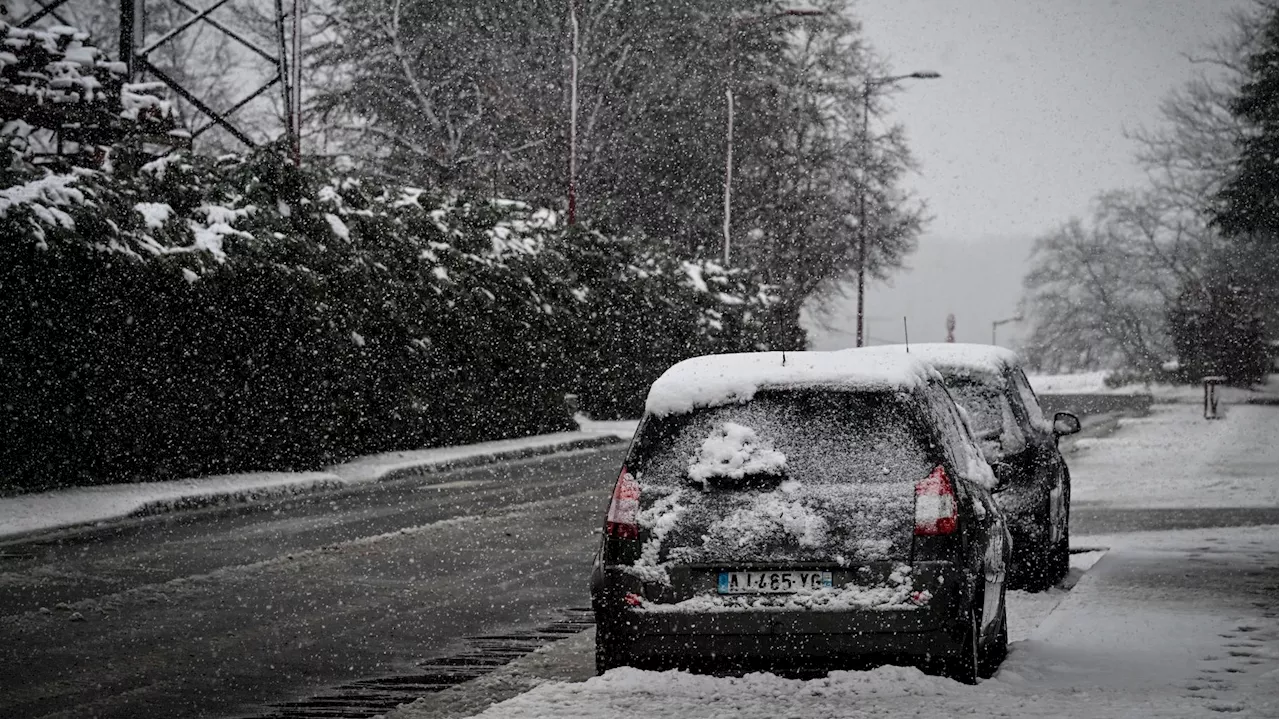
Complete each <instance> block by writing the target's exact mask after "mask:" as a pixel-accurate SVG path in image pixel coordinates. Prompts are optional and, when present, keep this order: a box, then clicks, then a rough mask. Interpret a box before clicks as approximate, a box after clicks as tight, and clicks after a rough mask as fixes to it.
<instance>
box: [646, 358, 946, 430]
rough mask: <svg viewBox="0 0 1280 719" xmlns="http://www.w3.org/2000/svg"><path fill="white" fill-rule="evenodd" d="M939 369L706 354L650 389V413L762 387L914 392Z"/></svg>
mask: <svg viewBox="0 0 1280 719" xmlns="http://www.w3.org/2000/svg"><path fill="white" fill-rule="evenodd" d="M933 372H934V370H933V369H931V368H930V367H929V366H928V365H925V364H923V363H922V362H920V361H919V360H918V359H915V358H914V357H912V356H911V355H907V354H902V355H898V354H893V353H878V352H875V353H873V352H867V353H857V352H750V353H742V354H724V355H705V356H702V357H694V358H692V359H687V360H685V361H683V362H680V363H679V364H677V365H675V366H674V367H672V368H671V369H669V370H667V371H666V372H664V373H663V374H662V376H661V377H659V378H658V380H657V381H656V382H654V383H653V387H651V388H650V389H649V397H648V399H647V400H646V401H645V410H646V411H647V412H649V413H651V414H655V415H660V416H665V415H669V414H683V413H687V412H691V411H693V410H694V409H696V408H699V407H718V406H720V405H726V404H734V403H740V402H747V401H750V400H751V398H752V397H754V396H755V394H756V392H758V391H759V390H761V389H769V388H773V389H785V388H796V389H801V388H806V387H822V388H827V389H833V390H838V391H857V390H883V389H914V388H916V387H919V386H922V385H923V384H924V383H925V382H926V381H927V380H928V379H929V377H930V376H931V373H933Z"/></svg>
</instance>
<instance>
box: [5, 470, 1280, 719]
mask: <svg viewBox="0 0 1280 719" xmlns="http://www.w3.org/2000/svg"><path fill="white" fill-rule="evenodd" d="M624 447H625V445H619V446H617V447H610V448H606V449H601V450H590V451H583V452H576V453H571V454H565V455H557V456H552V457H545V458H538V459H530V460H523V461H519V462H514V463H508V464H502V465H495V466H492V467H487V468H476V469H469V470H460V471H457V472H451V473H447V474H441V475H434V476H432V477H430V478H429V479H408V480H401V481H396V482H389V483H384V484H378V485H373V486H369V487H364V488H360V489H357V490H347V491H343V492H339V493H330V494H325V495H317V496H313V497H309V498H305V499H302V500H292V501H289V502H285V503H281V504H278V505H262V506H259V507H256V508H254V509H253V511H236V512H228V511H205V512H194V513H183V514H176V515H169V516H166V517H160V518H153V519H150V520H147V521H143V522H129V523H123V524H119V525H117V526H114V527H108V528H104V529H98V530H94V531H91V532H87V533H71V534H65V535H61V536H56V537H53V538H46V539H44V540H39V541H27V542H20V543H8V544H0V717H15V718H16V717H46V716H48V717H88V716H101V717H152V716H154V717H201V716H214V717H236V716H255V715H261V714H263V713H270V710H269V708H268V705H270V704H278V703H280V702H288V701H293V700H299V699H303V698H306V697H310V696H313V695H315V694H317V693H322V692H324V691H325V689H326V688H327V687H333V686H334V685H336V684H340V683H343V682H347V681H351V680H355V679H359V678H362V677H372V676H380V675H387V674H397V673H403V672H406V671H412V670H413V668H414V666H415V661H416V660H420V659H423V658H427V657H432V656H441V655H447V654H454V653H457V652H459V651H460V650H462V649H463V648H464V647H465V642H464V639H465V638H466V637H469V636H474V635H477V634H491V633H510V632H514V631H520V630H528V629H531V628H533V627H535V626H537V625H540V624H543V623H545V622H547V621H549V620H551V619H554V618H555V617H556V616H557V613H558V612H559V611H560V610H563V609H566V608H569V607H580V606H585V605H586V604H587V586H586V581H587V574H588V572H589V567H590V562H591V555H592V553H593V551H594V549H595V545H596V542H597V541H598V535H597V534H596V533H595V529H596V528H597V527H598V526H599V524H600V519H601V515H602V512H603V510H604V503H605V501H606V497H607V494H608V491H609V488H610V487H611V485H612V481H613V479H614V477H615V476H616V472H617V469H618V466H619V465H620V463H621V458H622V453H623V451H624V449H623V448H624ZM1276 514H1277V513H1276V510H1275V508H1270V509H1201V510H1181V509H1157V510H1149V509H1113V508H1107V507H1103V506H1089V505H1086V504H1079V505H1077V506H1076V507H1074V508H1073V512H1072V533H1073V536H1076V537H1084V536H1085V535H1090V534H1106V533H1111V532H1119V531H1132V530H1154V529H1173V528H1192V527H1206V526H1236V525H1246V524H1274V523H1276V521H1277V517H1276ZM59 603H63V604H62V607H59V606H58V605H59ZM42 608H43V609H42ZM77 615H78V617H79V618H73V617H76V616H77Z"/></svg>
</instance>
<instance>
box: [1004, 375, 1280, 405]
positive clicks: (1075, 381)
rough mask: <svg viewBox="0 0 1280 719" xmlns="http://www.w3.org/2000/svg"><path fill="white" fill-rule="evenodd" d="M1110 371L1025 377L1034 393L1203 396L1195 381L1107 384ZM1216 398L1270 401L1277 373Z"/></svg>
mask: <svg viewBox="0 0 1280 719" xmlns="http://www.w3.org/2000/svg"><path fill="white" fill-rule="evenodd" d="M1110 374H1111V373H1110V372H1105V371H1104V372H1081V373H1078V374H1028V375H1027V381H1028V382H1030V383H1031V388H1032V389H1034V390H1035V391H1036V394H1041V395H1051V394H1111V395H1138V394H1148V395H1151V397H1152V398H1153V399H1154V400H1155V401H1156V402H1178V403H1183V402H1189V403H1193V404H1195V403H1200V402H1202V401H1203V399H1204V388H1203V387H1202V386H1201V385H1198V384H1190V385H1174V384H1159V383H1145V384H1126V385H1121V386H1119V387H1110V386H1108V385H1107V382H1106V380H1107V376H1108V375H1110ZM1218 393H1219V394H1218V396H1219V398H1220V400H1219V401H1221V402H1224V403H1226V404H1242V403H1247V402H1268V401H1269V402H1271V403H1272V404H1274V403H1275V400H1276V398H1277V382H1276V375H1271V376H1270V377H1268V378H1267V381H1266V382H1264V383H1263V384H1262V385H1261V386H1258V387H1254V388H1252V389H1243V388H1240V387H1219V388H1218Z"/></svg>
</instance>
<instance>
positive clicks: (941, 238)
mask: <svg viewBox="0 0 1280 719" xmlns="http://www.w3.org/2000/svg"><path fill="white" fill-rule="evenodd" d="M1247 6H1248V4H1247V2H1243V1H1242V0H1221V1H1217V0H1214V1H1210V0H1109V1H1104V0H1077V1H1074V2H1050V1H1048V0H1030V1H1029V0H970V1H969V2H965V3H945V2H937V1H936V0H898V1H897V2H892V3H885V2H862V3H859V4H858V6H857V7H856V9H855V12H856V13H857V15H858V16H859V18H860V19H861V20H862V21H863V23H864V27H865V31H866V33H867V37H868V39H869V40H870V41H871V42H872V43H873V44H874V45H875V47H876V48H877V49H879V50H880V51H881V52H883V53H884V54H885V55H886V57H887V59H888V61H889V63H890V67H892V68H894V69H895V70H901V71H904V72H905V71H910V70H913V69H916V68H928V69H931V70H936V71H938V72H940V73H942V75H943V77H942V79H940V80H938V81H936V82H931V83H928V84H927V85H921V86H919V87H911V88H909V89H907V90H905V91H903V92H901V93H900V94H898V95H897V96H896V97H895V98H894V100H893V102H894V112H893V113H892V120H893V121H894V122H900V123H902V124H903V125H904V126H905V127H906V131H907V137H908V139H909V142H910V143H911V146H912V148H913V150H914V152H915V155H916V157H917V158H918V160H919V165H920V167H919V172H918V174H916V175H914V176H911V177H908V178H907V179H906V181H905V184H906V186H908V187H910V188H911V189H913V190H915V191H916V192H917V193H918V195H919V196H921V197H923V198H926V200H927V201H928V203H929V208H930V211H931V213H932V214H933V218H934V219H933V221H932V223H931V224H930V225H929V227H928V234H927V235H926V236H925V237H922V238H921V240H920V247H919V250H918V251H917V252H916V253H915V254H914V255H913V256H912V257H910V258H909V259H908V265H909V269H907V270H904V271H902V272H900V273H898V274H897V275H895V277H894V278H893V281H892V285H891V286H886V285H884V284H883V283H873V284H872V285H871V286H870V287H869V289H868V295H867V315H868V317H869V318H870V319H869V322H868V327H867V333H868V335H869V336H870V341H869V343H870V344H878V343H879V342H877V340H889V341H893V342H899V341H901V339H902V317H903V316H904V315H905V316H907V318H908V323H909V325H910V328H911V334H912V338H913V339H914V338H916V337H918V338H919V339H920V340H921V341H928V340H932V341H937V340H940V339H942V338H943V337H944V336H945V332H946V330H945V327H944V322H945V319H946V312H948V311H949V312H953V313H955V315H956V321H957V326H956V340H957V341H959V342H966V341H967V342H990V341H991V322H992V321H993V320H996V319H1003V318H1006V317H1009V316H1012V315H1013V314H1014V313H1015V312H1016V307H1017V303H1018V300H1019V298H1020V297H1021V281H1022V275H1023V273H1024V271H1025V270H1026V260H1027V254H1028V253H1029V252H1030V249H1031V243H1032V240H1033V239H1034V238H1035V237H1036V236H1037V235H1038V234H1040V233H1042V232H1045V231H1047V230H1049V229H1051V228H1052V227H1054V226H1055V225H1057V224H1058V223H1060V222H1062V221H1064V220H1066V219H1068V218H1070V217H1071V216H1073V215H1079V216H1083V215H1087V214H1088V212H1089V205H1090V202H1091V200H1092V198H1093V196H1094V195H1095V194H1097V193H1098V192H1100V191H1103V190H1107V189H1113V188H1119V187H1125V186H1130V185H1134V184H1138V183H1139V182H1140V181H1141V180H1142V173H1141V170H1140V169H1139V168H1138V166H1137V164H1136V163H1135V162H1134V161H1133V151H1134V146H1133V145H1132V144H1131V143H1130V142H1129V141H1128V140H1127V139H1126V138H1125V130H1126V129H1133V128H1136V127H1139V126H1141V125H1154V124H1156V123H1158V122H1159V120H1160V118H1159V112H1158V106H1159V103H1160V100H1161V98H1162V97H1163V96H1164V95H1165V94H1166V93H1168V92H1169V91H1170V90H1171V89H1173V88H1175V87H1177V86H1179V85H1181V84H1182V83H1184V82H1186V81H1187V80H1188V79H1190V78H1191V77H1193V76H1194V75H1196V74H1197V73H1198V72H1201V71H1203V70H1204V69H1205V68H1204V67H1203V66H1198V65H1195V64H1193V63H1192V62H1190V61H1189V60H1188V59H1187V57H1186V55H1188V54H1191V55H1194V54H1195V53H1196V52H1197V51H1198V50H1199V49H1201V48H1202V47H1203V46H1204V45H1205V44H1207V43H1209V42H1211V41H1213V40H1214V39H1216V38H1218V37H1221V36H1222V34H1223V33H1224V32H1225V31H1226V29H1227V28H1228V27H1229V23H1228V21H1227V14H1228V12H1230V11H1231V10H1232V9H1233V8H1238V7H1247ZM873 131H874V123H873ZM960 277H965V278H966V279H965V280H964V281H960V280H959V279H958V278H960ZM946 283H950V286H948V284H946ZM848 294H849V295H850V299H847V300H837V301H835V302H833V303H832V311H831V312H830V313H829V314H828V315H827V316H825V317H814V316H812V314H811V313H810V315H809V317H807V322H806V327H807V328H808V331H809V339H810V344H811V346H812V347H813V348H815V349H827V348H834V347H850V346H853V344H854V336H853V327H854V324H853V318H854V310H855V303H854V301H853V300H852V299H851V298H852V292H849V293H848ZM943 298H945V299H946V300H947V301H945V302H944V301H943ZM941 306H946V307H948V309H947V310H943V311H939V310H938V309H937V308H938V307H941ZM935 315H937V316H935ZM1018 332H1019V328H1018V327H1017V325H1016V324H1009V325H1005V326H1003V327H1001V328H1000V337H1001V344H1012V343H1013V342H1014V341H1015V338H1016V337H1017V335H1018Z"/></svg>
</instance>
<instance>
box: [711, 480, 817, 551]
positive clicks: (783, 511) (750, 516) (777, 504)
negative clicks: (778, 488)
mask: <svg viewBox="0 0 1280 719" xmlns="http://www.w3.org/2000/svg"><path fill="white" fill-rule="evenodd" d="M778 535H783V536H786V537H788V538H789V539H790V540H791V541H794V542H795V543H796V544H797V545H798V546H801V547H821V546H822V545H823V544H825V543H826V541H827V520H825V519H823V518H822V515H821V514H819V513H818V512H816V511H815V510H814V508H813V507H811V506H809V505H806V504H804V503H801V502H798V501H795V500H789V499H785V498H783V497H780V496H778V494H777V493H776V492H762V493H760V494H759V495H757V496H756V497H755V498H754V500H753V501H752V503H751V505H750V506H749V507H744V508H742V509H739V510H737V511H735V512H734V513H733V514H731V515H729V516H728V517H726V518H725V519H723V520H721V521H719V522H716V523H715V524H713V525H712V526H711V529H710V531H709V532H708V533H707V537H706V538H705V539H706V544H707V545H714V544H716V543H721V544H726V545H734V546H733V547H732V548H733V549H741V548H743V547H750V546H752V545H757V544H759V545H763V544H765V543H766V542H768V541H770V540H773V539H774V538H776V537H777V536H778Z"/></svg>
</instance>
